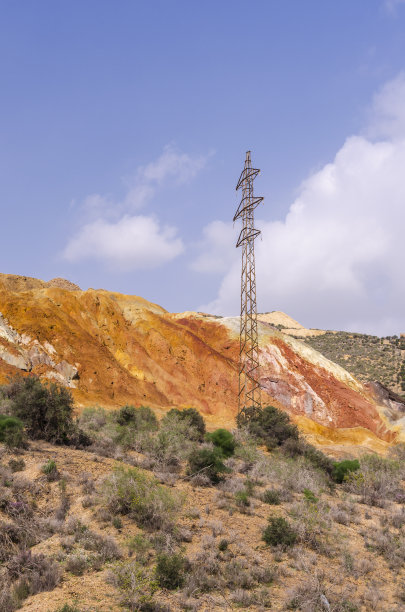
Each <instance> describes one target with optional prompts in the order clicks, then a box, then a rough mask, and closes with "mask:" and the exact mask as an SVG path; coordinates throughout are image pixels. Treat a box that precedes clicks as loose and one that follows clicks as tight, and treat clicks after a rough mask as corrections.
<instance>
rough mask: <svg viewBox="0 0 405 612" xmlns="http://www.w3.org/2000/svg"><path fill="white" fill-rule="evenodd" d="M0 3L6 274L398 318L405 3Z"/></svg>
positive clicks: (404, 307)
mask: <svg viewBox="0 0 405 612" xmlns="http://www.w3.org/2000/svg"><path fill="white" fill-rule="evenodd" d="M245 9H246V3H245V2H240V1H239V0H223V1H222V2H218V1H213V0H205V1H204V2H200V1H198V0H172V1H171V2H168V1H167V0H149V1H148V2H146V1H141V0H138V1H137V0H119V1H118V2H113V1H112V0H108V1H107V0H84V1H82V0H81V1H80V2H79V0H77V1H76V0H70V1H69V2H68V1H62V2H58V3H55V2H54V1H51V0H39V2H36V3H32V2H31V1H29V0H20V1H19V2H14V1H13V0H0V79H1V80H0V83H1V96H0V209H1V217H0V219H1V224H2V229H3V231H2V238H1V241H0V258H1V267H0V271H2V272H7V273H14V274H24V275H29V276H35V277H39V278H43V279H46V280H48V279H50V278H52V277H55V276H63V277H66V278H69V279H70V280H72V281H74V282H76V283H78V284H79V285H80V286H81V287H82V288H88V287H94V288H99V287H103V288H107V289H111V290H115V291H121V292H124V293H132V294H137V295H142V296H143V297H145V298H147V299H149V300H151V301H154V302H158V303H159V304H161V305H162V306H164V307H165V308H167V309H168V310H171V311H182V310H195V309H204V310H206V311H210V312H213V313H216V314H238V308H239V284H240V277H239V267H240V252H239V251H238V250H236V249H235V242H236V238H237V236H238V233H239V227H237V225H235V227H233V224H232V218H233V215H234V211H235V210H236V207H237V204H238V200H237V194H236V192H235V184H236V182H237V179H238V177H239V174H240V171H241V168H242V165H243V160H244V156H245V151H246V150H247V149H251V150H252V158H253V162H254V165H256V167H259V168H261V174H260V176H259V177H258V179H257V180H256V183H255V187H256V192H257V195H263V196H264V198H265V199H264V203H263V205H262V206H261V207H260V208H259V209H258V210H257V225H258V226H259V227H260V229H261V230H262V236H261V240H260V241H259V242H258V243H257V282H258V307H259V310H260V311H270V310H283V311H285V312H287V313H288V314H290V315H291V316H293V317H294V318H296V319H298V320H299V321H300V322H301V323H303V324H304V325H307V326H311V327H320V328H322V327H323V328H332V329H347V330H355V331H364V332H368V333H375V334H379V335H385V334H395V333H397V334H398V333H400V332H405V276H404V268H405V250H404V236H405V36H404V31H405V1H403V0H367V2H364V1H363V0H339V2H336V1H332V0H306V1H305V2H302V0H252V1H251V2H250V3H249V15H246V10H245Z"/></svg>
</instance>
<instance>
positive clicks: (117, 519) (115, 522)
mask: <svg viewBox="0 0 405 612" xmlns="http://www.w3.org/2000/svg"><path fill="white" fill-rule="evenodd" d="M112 526H113V527H115V529H118V531H119V530H120V529H122V520H121V519H120V517H119V516H114V517H113V520H112Z"/></svg>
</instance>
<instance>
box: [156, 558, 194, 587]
mask: <svg viewBox="0 0 405 612" xmlns="http://www.w3.org/2000/svg"><path fill="white" fill-rule="evenodd" d="M187 566H188V561H187V559H186V558H185V557H183V555H181V554H175V555H173V554H172V555H166V554H160V555H158V556H157V559H156V568H155V572H156V579H157V582H158V585H159V586H160V587H161V588H162V589H171V590H172V589H177V588H178V587H181V586H183V584H184V578H185V573H186V569H187Z"/></svg>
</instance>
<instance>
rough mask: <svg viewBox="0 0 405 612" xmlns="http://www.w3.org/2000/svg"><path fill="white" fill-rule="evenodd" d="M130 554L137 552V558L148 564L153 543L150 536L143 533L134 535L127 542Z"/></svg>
mask: <svg viewBox="0 0 405 612" xmlns="http://www.w3.org/2000/svg"><path fill="white" fill-rule="evenodd" d="M127 546H128V551H129V555H130V556H131V555H133V553H135V555H136V560H137V561H138V562H139V563H142V564H143V565H146V563H147V560H148V557H149V554H150V549H151V548H152V544H151V542H150V540H149V539H148V538H146V537H145V536H144V535H142V534H141V533H138V534H137V535H134V536H132V537H131V538H130V539H129V540H128V543H127Z"/></svg>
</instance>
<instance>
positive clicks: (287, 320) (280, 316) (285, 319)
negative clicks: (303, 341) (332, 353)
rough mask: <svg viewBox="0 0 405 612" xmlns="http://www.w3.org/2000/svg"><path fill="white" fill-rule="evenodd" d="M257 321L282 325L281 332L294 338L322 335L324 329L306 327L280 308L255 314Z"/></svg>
mask: <svg viewBox="0 0 405 612" xmlns="http://www.w3.org/2000/svg"><path fill="white" fill-rule="evenodd" d="M257 318H258V319H259V321H262V322H263V323H269V324H270V325H274V326H275V327H277V325H282V326H283V333H284V334H288V335H289V336H294V337H295V338H306V337H309V336H322V335H323V334H325V333H326V332H325V330H323V329H307V328H306V327H304V326H303V325H301V323H298V321H296V320H295V319H293V318H292V317H289V316H288V315H287V314H285V312H281V310H274V311H273V312H265V313H263V314H259V315H257Z"/></svg>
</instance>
